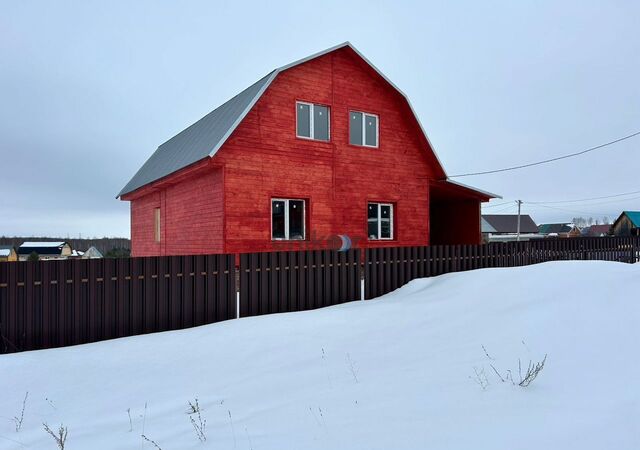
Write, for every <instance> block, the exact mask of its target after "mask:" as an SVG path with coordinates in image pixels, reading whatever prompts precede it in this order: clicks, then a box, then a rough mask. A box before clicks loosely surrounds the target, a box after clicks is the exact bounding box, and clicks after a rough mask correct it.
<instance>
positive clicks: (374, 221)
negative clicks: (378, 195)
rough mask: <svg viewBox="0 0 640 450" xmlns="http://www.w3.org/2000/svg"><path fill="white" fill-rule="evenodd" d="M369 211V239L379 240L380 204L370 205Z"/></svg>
mask: <svg viewBox="0 0 640 450" xmlns="http://www.w3.org/2000/svg"><path fill="white" fill-rule="evenodd" d="M367 209H368V211H367V217H368V221H367V223H368V227H367V228H368V230H367V233H368V234H369V239H378V204H377V203H369V206H368V207H367Z"/></svg>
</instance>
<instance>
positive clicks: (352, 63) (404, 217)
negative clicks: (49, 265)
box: [125, 47, 480, 256]
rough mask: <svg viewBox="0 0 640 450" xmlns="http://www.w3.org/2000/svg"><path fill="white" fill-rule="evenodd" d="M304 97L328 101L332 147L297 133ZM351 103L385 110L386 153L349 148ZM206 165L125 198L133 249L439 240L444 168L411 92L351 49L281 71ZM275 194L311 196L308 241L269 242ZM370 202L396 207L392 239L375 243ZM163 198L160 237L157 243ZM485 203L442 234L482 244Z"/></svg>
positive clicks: (187, 250)
mask: <svg viewBox="0 0 640 450" xmlns="http://www.w3.org/2000/svg"><path fill="white" fill-rule="evenodd" d="M297 100H300V101H306V102H310V103H319V104H323V105H327V106H329V107H330V130H331V131H330V135H331V136H330V141H329V142H319V141H312V140H307V139H299V138H296V101H297ZM351 110H356V111H362V112H366V113H373V114H376V115H378V117H379V142H378V144H379V146H378V148H370V147H359V146H353V145H350V144H349V111H351ZM197 166H198V167H196V168H187V169H185V170H183V171H180V172H179V173H177V174H174V175H171V176H169V177H168V178H167V179H165V180H161V181H159V182H156V183H154V184H152V185H151V186H146V187H143V188H142V189H140V190H139V191H137V192H134V193H133V194H131V195H127V196H125V200H129V199H131V201H132V210H131V221H132V223H131V228H132V230H131V234H132V241H133V242H132V250H133V254H134V255H135V256H145V255H171V254H202V253H214V252H259V251H268V250H278V249H283V248H286V249H293V250H295V249H315V248H325V247H326V242H323V241H326V239H328V238H329V237H331V236H334V235H337V234H342V235H348V236H350V237H351V239H352V241H353V243H354V245H355V246H358V247H369V246H398V245H401V246H424V245H429V244H430V222H431V224H432V225H431V226H433V223H434V222H432V221H430V210H431V205H430V187H429V185H430V181H432V180H436V179H439V178H441V177H442V171H441V168H440V166H439V164H438V162H437V160H436V157H435V155H434V154H433V153H432V152H431V151H430V149H429V147H428V143H427V141H426V139H425V138H424V136H423V135H422V133H421V131H420V129H419V125H418V123H417V121H416V119H415V117H414V116H413V113H412V112H411V110H410V107H409V105H408V104H407V102H406V101H405V99H404V98H403V97H402V96H401V94H399V93H398V92H397V91H396V90H395V89H394V88H393V87H392V86H390V85H389V84H388V83H387V82H386V81H385V80H384V79H383V78H382V77H381V76H380V75H379V74H378V73H377V72H376V71H375V70H374V69H372V68H371V67H370V66H369V65H368V64H367V63H366V62H365V61H363V60H362V59H361V58H360V57H359V56H357V54H356V53H355V52H354V51H353V50H351V49H350V48H348V47H345V48H341V49H339V50H336V51H333V52H331V53H328V54H326V55H324V56H321V57H318V58H315V59H312V60H310V61H307V62H305V63H303V64H301V65H298V66H295V67H293V68H291V69H288V70H285V71H283V72H281V73H280V74H279V75H278V76H277V77H276V78H275V80H274V81H273V82H272V84H271V85H270V86H269V88H268V89H267V90H266V92H265V93H264V94H263V95H262V97H261V98H260V99H259V100H258V102H257V103H256V105H255V106H254V107H253V109H252V110H251V111H250V112H249V114H248V115H247V116H246V117H245V118H244V120H243V121H242V123H241V124H240V125H239V126H238V127H237V128H236V129H235V131H234V132H233V133H232V135H231V136H230V138H229V139H228V140H227V141H226V143H225V144H224V145H223V146H222V148H221V149H220V150H219V151H218V152H217V153H216V155H215V156H214V157H213V158H212V159H211V160H210V161H204V162H202V163H200V164H198V165H197ZM455 195H457V199H456V200H461V199H467V200H469V199H470V198H469V196H468V195H466V196H465V195H461V194H459V193H458V194H455ZM455 195H454V196H455ZM273 197H279V198H302V199H305V200H306V201H307V203H306V221H307V223H306V236H307V240H306V242H301V241H285V242H282V241H278V242H273V241H272V240H271V202H270V200H271V198H273ZM369 201H375V202H385V203H393V204H394V239H393V240H391V241H386V240H376V241H369V240H368V239H367V203H368V202H369ZM157 205H161V206H160V207H161V208H162V242H161V243H160V244H157V243H155V242H153V208H154V207H157ZM478 205H479V199H478V198H474V199H473V200H471V201H470V203H466V204H464V205H463V207H462V208H460V209H457V208H456V210H455V211H453V210H449V211H448V212H449V213H450V214H453V213H455V214H456V215H457V220H463V221H464V222H461V223H464V224H468V225H470V226H469V228H468V229H464V226H462V225H461V226H460V230H461V232H462V233H463V236H462V237H459V236H454V237H453V240H451V239H452V238H451V236H448V235H447V236H445V235H446V233H445V232H444V231H439V232H438V235H439V236H440V238H439V241H441V240H447V243H478V242H479V241H480V233H479V217H480V216H479V207H478ZM438 209H439V210H440V211H444V212H446V211H445V210H446V208H441V207H439V208H438ZM476 222H477V223H476ZM438 226H440V227H442V226H444V224H438ZM460 239H462V240H460Z"/></svg>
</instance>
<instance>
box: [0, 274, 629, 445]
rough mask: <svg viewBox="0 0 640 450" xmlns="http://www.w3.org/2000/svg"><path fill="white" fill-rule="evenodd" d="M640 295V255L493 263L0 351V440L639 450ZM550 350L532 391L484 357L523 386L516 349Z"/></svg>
mask: <svg viewBox="0 0 640 450" xmlns="http://www.w3.org/2000/svg"><path fill="white" fill-rule="evenodd" d="M638 293H640V264H636V265H627V264H619V263H606V262H556V263H546V264H540V265H536V266H530V267H523V268H510V269H485V270H477V271H473V272H465V273H459V274H449V275H444V276H440V277H436V278H431V279H422V280H416V281H414V282H412V283H410V284H409V285H407V286H405V287H404V288H402V289H400V290H398V291H396V292H393V293H391V294H389V295H386V296H384V297H382V298H380V299H376V300H372V301H367V302H353V303H349V304H345V305H340V306H335V307H330V308H325V309H322V310H316V311H308V312H301V313H291V314H279V315H271V316H265V317H257V318H247V319H240V320H233V321H229V322H225V323H221V324H215V325H210V326H204V327H200V328H194V329H190V330H184V331H177V332H168V333H161V334H154V335H147V336H138V337H132V338H125V339H119V340H114V341H108V342H102V343H97V344H89V345H84V346H78V347H69V348H64V349H57V350H44V351H37V352H27V353H22V354H15V355H7V356H0V448H3V449H4V448H7V449H22V448H30V449H54V448H56V447H55V442H54V441H53V439H52V438H51V437H50V436H48V435H47V434H46V433H45V432H44V430H43V425H42V424H43V422H46V423H48V424H49V425H50V426H51V427H52V428H57V427H58V426H59V425H60V424H61V423H63V424H64V425H65V426H66V427H68V440H67V444H66V447H65V448H66V449H68V450H73V449H142V448H146V449H153V448H154V446H153V444H152V443H150V442H148V441H145V440H144V439H143V438H142V437H141V435H142V434H144V435H145V436H146V437H147V438H148V439H150V440H153V441H155V443H156V444H157V446H158V447H160V448H162V449H163V450H171V449H200V448H203V449H205V448H210V449H247V450H251V449H253V450H264V449H278V450H282V449H367V450H369V449H423V448H429V449H465V450H469V449H492V450H495V449H508V450H514V449H518V450H519V449H536V450H539V449H563V450H564V449H570V448H575V449H581V450H588V449H597V450H602V449H616V450H623V449H638V448H640V385H639V384H638V380H640V362H639V359H638V355H639V347H638V343H639V342H640V326H639V325H640V295H639V294H638ZM483 346H484V349H483ZM485 349H486V354H485ZM545 354H547V355H548V356H547V361H546V365H545V367H544V370H543V371H542V372H541V374H540V375H539V377H538V379H536V380H535V381H534V382H533V383H532V384H531V385H530V386H529V387H528V388H522V387H519V386H517V385H515V386H514V385H513V384H512V383H511V382H510V381H505V382H502V381H500V379H499V377H498V376H497V375H496V374H495V372H494V371H493V369H492V368H491V365H493V366H494V367H495V368H496V370H497V371H498V372H499V373H500V374H501V375H502V376H506V375H507V374H508V372H507V371H508V370H511V373H512V374H513V378H515V379H516V381H517V378H518V359H520V360H521V361H522V364H523V365H527V364H528V362H529V360H533V361H539V360H541V359H542V358H544V356H545ZM476 372H477V373H479V374H480V376H476ZM482 373H484V375H482ZM485 377H486V382H487V383H488V385H486V386H485V387H484V388H483V386H481V385H480V384H484V380H485ZM479 381H480V383H479ZM27 391H28V392H29V395H28V398H27V401H26V407H25V411H24V419H23V422H22V428H21V430H20V431H19V432H16V430H15V423H14V421H12V417H14V416H20V412H21V408H22V403H23V398H24V396H25V393H26V392H27ZM195 398H197V399H198V402H199V405H200V407H201V410H202V411H201V416H202V418H203V420H204V419H206V431H205V434H206V438H207V440H206V442H204V443H201V442H200V441H199V440H198V438H197V436H196V433H195V430H194V428H193V426H192V424H191V422H190V417H191V416H190V415H189V414H187V410H188V401H192V402H193V401H194V399H195ZM145 405H146V407H145ZM128 410H129V411H130V412H129V414H130V417H131V422H130V420H129V414H128V413H127V411H128Z"/></svg>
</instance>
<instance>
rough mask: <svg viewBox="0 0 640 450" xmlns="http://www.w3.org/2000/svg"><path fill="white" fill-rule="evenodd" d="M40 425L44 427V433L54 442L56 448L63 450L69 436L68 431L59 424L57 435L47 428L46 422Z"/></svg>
mask: <svg viewBox="0 0 640 450" xmlns="http://www.w3.org/2000/svg"><path fill="white" fill-rule="evenodd" d="M42 425H43V426H44V431H46V432H47V433H48V434H49V435H50V436H51V437H52V438H53V439H54V440H55V441H56V444H57V445H58V448H59V449H60V450H64V445H65V443H66V442H67V436H69V430H68V429H67V427H65V426H64V425H62V424H60V427H59V428H58V431H57V433H55V432H54V431H53V430H52V429H51V428H49V425H47V423H46V422H45V423H43V424H42Z"/></svg>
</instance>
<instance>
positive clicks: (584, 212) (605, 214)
mask: <svg viewBox="0 0 640 450" xmlns="http://www.w3.org/2000/svg"><path fill="white" fill-rule="evenodd" d="M534 206H535V207H538V206H541V207H543V208H549V209H555V210H557V211H562V212H570V213H577V214H588V215H590V216H611V215H615V214H611V213H602V212H598V213H596V212H593V211H591V212H588V211H576V210H574V209H564V208H556V207H555V206H547V205H541V204H538V205H534Z"/></svg>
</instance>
